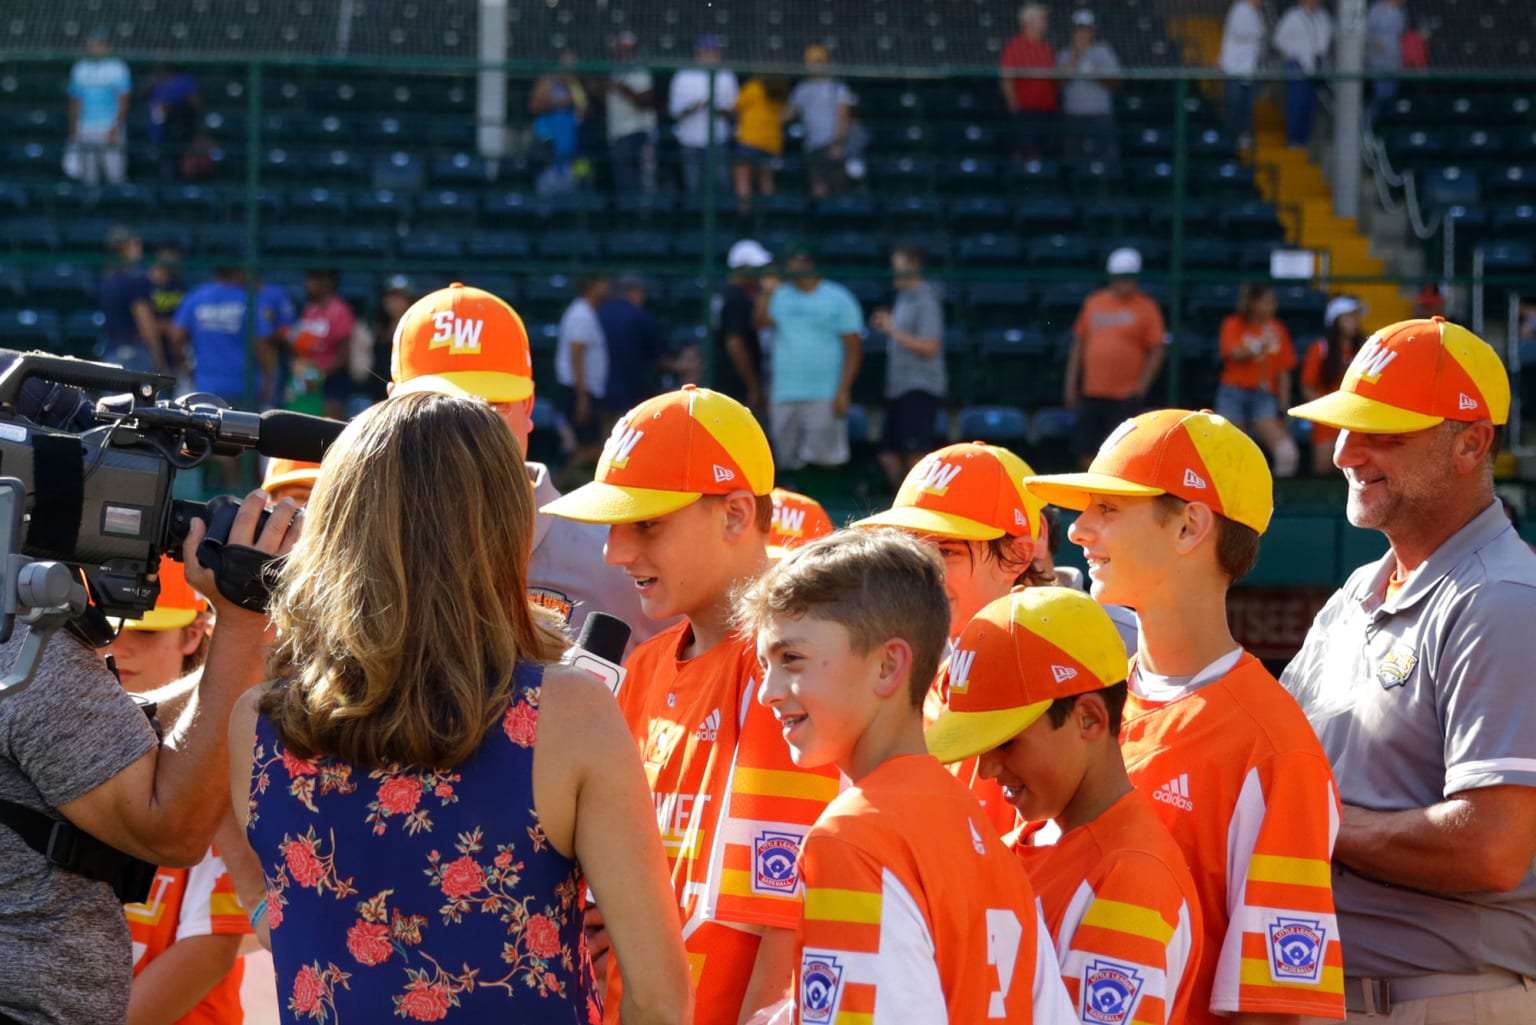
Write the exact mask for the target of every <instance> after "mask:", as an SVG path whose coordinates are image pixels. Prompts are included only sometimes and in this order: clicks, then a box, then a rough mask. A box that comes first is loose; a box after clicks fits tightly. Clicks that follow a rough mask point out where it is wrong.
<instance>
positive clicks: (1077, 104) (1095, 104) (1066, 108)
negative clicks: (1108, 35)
mask: <svg viewBox="0 0 1536 1025" xmlns="http://www.w3.org/2000/svg"><path fill="white" fill-rule="evenodd" d="M1071 61H1072V48H1071V47H1065V48H1063V49H1062V51H1061V53H1059V54H1057V56H1056V66H1057V67H1059V68H1063V69H1065V68H1067V67H1068V66H1069V64H1070V63H1071ZM1076 70H1077V71H1078V72H1079V73H1081V74H1082V75H1083V76H1084V77H1083V78H1069V79H1067V80H1066V81H1065V82H1062V83H1061V112H1062V113H1063V114H1066V115H1067V116H1068V117H1108V116H1109V115H1111V114H1113V113H1114V112H1115V98H1114V96H1113V95H1112V94H1111V93H1110V91H1109V87H1108V86H1106V85H1105V84H1104V83H1103V82H1101V81H1099V80H1100V79H1103V78H1113V77H1114V76H1115V74H1116V73H1117V72H1118V71H1119V70H1120V60H1119V58H1117V57H1116V56H1115V51H1114V50H1113V49H1111V48H1110V45H1109V44H1108V43H1094V44H1093V45H1091V46H1089V47H1088V49H1087V50H1085V51H1083V56H1082V59H1081V60H1079V61H1078V63H1077V68H1076Z"/></svg>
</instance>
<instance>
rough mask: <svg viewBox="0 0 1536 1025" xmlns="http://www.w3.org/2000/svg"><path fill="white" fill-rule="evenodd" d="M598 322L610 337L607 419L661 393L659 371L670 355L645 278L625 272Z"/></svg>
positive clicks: (600, 310)
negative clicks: (649, 302) (648, 298)
mask: <svg viewBox="0 0 1536 1025" xmlns="http://www.w3.org/2000/svg"><path fill="white" fill-rule="evenodd" d="M597 320H598V323H600V324H602V325H603V334H604V335H605V336H606V337H607V339H608V391H607V393H606V394H605V395H604V396H603V401H602V408H603V413H604V419H605V421H606V420H607V419H615V420H616V419H618V417H619V416H620V415H621V414H623V413H624V412H625V411H626V410H628V409H631V408H633V407H634V406H637V405H639V404H640V403H641V402H643V401H644V400H645V399H648V398H650V397H651V396H652V395H655V394H657V393H658V392H659V391H660V389H659V388H658V387H657V381H656V372H657V370H658V368H659V364H660V363H661V362H662V361H663V360H664V359H665V356H666V343H665V341H664V339H663V338H662V336H661V324H660V323H658V322H657V320H656V318H655V317H654V316H653V315H652V314H651V311H650V310H647V309H646V308H645V280H644V279H643V278H640V277H638V276H636V275H633V274H625V275H622V276H621V277H620V278H619V280H618V283H617V284H616V285H615V286H614V290H613V294H612V295H610V296H609V297H608V298H607V299H606V300H605V301H604V302H603V304H602V305H601V306H599V307H598V308H597Z"/></svg>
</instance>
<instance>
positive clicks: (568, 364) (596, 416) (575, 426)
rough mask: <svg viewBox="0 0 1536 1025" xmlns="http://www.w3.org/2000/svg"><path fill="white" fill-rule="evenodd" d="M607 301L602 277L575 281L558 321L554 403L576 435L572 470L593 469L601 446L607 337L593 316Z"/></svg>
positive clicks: (606, 291) (606, 386) (605, 282)
mask: <svg viewBox="0 0 1536 1025" xmlns="http://www.w3.org/2000/svg"><path fill="white" fill-rule="evenodd" d="M607 298H608V279H607V278H605V277H602V276H601V275H593V276H591V277H585V278H580V279H578V281H577V282H576V298H574V299H572V300H571V304H570V305H569V306H567V307H566V308H565V313H564V314H563V315H561V317H560V338H559V342H558V344H557V345H556V348H555V380H556V381H558V382H559V383H560V388H559V390H558V391H557V392H556V396H557V400H556V405H557V406H558V407H559V409H560V412H561V413H563V414H565V419H566V422H567V423H569V424H570V425H571V430H572V431H574V432H575V434H576V451H575V452H574V453H572V456H571V461H572V463H573V465H574V466H577V467H582V466H593V465H595V464H596V463H597V457H598V455H599V454H600V452H601V451H602V445H603V405H604V403H603V399H604V397H605V396H606V395H607V394H608V336H607V335H605V334H604V333H603V324H602V321H600V320H599V319H598V317H597V310H598V307H600V306H602V305H603V302H604V300H606V299H607Z"/></svg>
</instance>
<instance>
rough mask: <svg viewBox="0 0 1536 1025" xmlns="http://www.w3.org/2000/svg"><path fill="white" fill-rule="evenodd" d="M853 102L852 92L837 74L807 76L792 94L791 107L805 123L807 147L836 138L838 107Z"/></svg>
mask: <svg viewBox="0 0 1536 1025" xmlns="http://www.w3.org/2000/svg"><path fill="white" fill-rule="evenodd" d="M852 105H853V93H851V92H849V91H848V87H847V86H846V85H844V84H843V83H842V82H839V81H838V80H837V79H835V78H807V79H806V80H805V81H803V82H801V83H800V84H799V85H797V86H795V88H794V89H793V90H792V91H791V92H790V94H789V106H790V109H791V110H797V111H799V112H800V120H801V121H802V122H804V124H805V148H806V149H808V150H813V149H821V148H822V147H823V146H830V145H831V144H832V143H834V142H836V141H837V109H838V107H841V106H852Z"/></svg>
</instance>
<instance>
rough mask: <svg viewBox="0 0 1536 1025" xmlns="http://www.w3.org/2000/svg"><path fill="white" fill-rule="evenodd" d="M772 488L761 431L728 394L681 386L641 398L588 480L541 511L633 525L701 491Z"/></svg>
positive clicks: (770, 456) (683, 503) (622, 420)
mask: <svg viewBox="0 0 1536 1025" xmlns="http://www.w3.org/2000/svg"><path fill="white" fill-rule="evenodd" d="M742 490H746V491H750V492H751V493H752V494H754V495H766V494H768V493H769V492H771V491H772V490H773V453H772V451H771V450H770V449H769V447H768V437H767V435H765V434H764V433H763V428H762V427H761V426H760V425H759V424H758V422H757V419H756V418H755V417H754V416H753V415H752V414H751V412H750V411H748V409H747V407H746V406H743V405H742V404H741V403H739V402H737V401H736V400H735V399H733V398H731V397H730V396H729V395H725V394H722V393H721V392H717V391H711V390H709V389H708V388H699V387H696V386H694V385H691V384H685V385H683V387H682V388H681V389H679V390H677V391H673V392H667V393H666V394H664V395H657V396H655V397H654V398H649V399H646V400H645V401H644V402H642V403H640V404H639V405H638V406H636V407H635V408H633V409H631V410H630V411H629V412H628V413H625V414H624V416H623V417H621V418H620V419H619V422H618V423H617V424H616V425H614V428H613V433H612V434H611V435H609V436H608V441H607V443H606V444H604V446H603V454H602V458H600V459H599V460H598V462H597V474H596V476H595V477H594V479H593V481H592V483H590V484H584V485H582V486H581V487H579V488H577V489H576V490H575V491H572V492H571V493H570V494H568V495H565V496H562V497H560V498H557V499H555V500H554V501H553V502H551V503H549V504H548V505H546V506H544V508H543V509H542V510H541V511H542V512H547V513H549V514H550V515H552V516H563V517H565V518H566V519H568V520H580V521H582V522H584V523H609V524H612V523H635V522H637V521H639V520H649V519H655V518H656V517H658V516H665V515H666V514H667V513H671V512H676V511H677V510H679V509H681V508H683V507H684V506H688V505H692V504H693V503H694V502H697V501H698V500H699V499H700V498H703V497H704V496H705V495H728V494H730V493H731V492H733V491H742Z"/></svg>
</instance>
